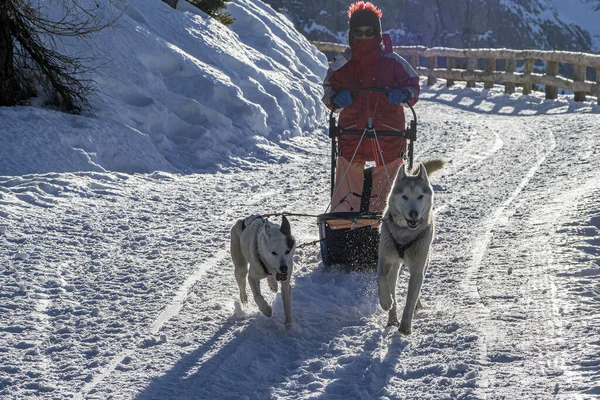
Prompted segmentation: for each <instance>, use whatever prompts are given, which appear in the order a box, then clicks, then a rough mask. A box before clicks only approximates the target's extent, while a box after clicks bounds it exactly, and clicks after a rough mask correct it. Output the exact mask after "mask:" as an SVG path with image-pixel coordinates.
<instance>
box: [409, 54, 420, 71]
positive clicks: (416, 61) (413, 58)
mask: <svg viewBox="0 0 600 400" xmlns="http://www.w3.org/2000/svg"><path fill="white" fill-rule="evenodd" d="M410 66H411V67H413V69H417V67H419V56H414V55H413V56H410Z"/></svg>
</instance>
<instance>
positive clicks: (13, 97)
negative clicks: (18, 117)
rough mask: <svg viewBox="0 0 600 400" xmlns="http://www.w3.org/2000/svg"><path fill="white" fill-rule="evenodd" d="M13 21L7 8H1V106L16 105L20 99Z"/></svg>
mask: <svg viewBox="0 0 600 400" xmlns="http://www.w3.org/2000/svg"><path fill="white" fill-rule="evenodd" d="M10 26H11V22H10V20H9V18H8V15H7V14H6V9H5V8H0V106H14V105H15V104H16V103H17V101H18V100H19V91H20V90H19V89H20V87H19V84H18V81H17V78H16V76H15V69H14V65H13V41H12V36H11V33H10Z"/></svg>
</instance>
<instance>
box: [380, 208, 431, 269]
mask: <svg viewBox="0 0 600 400" xmlns="http://www.w3.org/2000/svg"><path fill="white" fill-rule="evenodd" d="M387 217H388V220H389V222H391V223H393V224H394V225H395V224H396V223H395V222H394V219H393V218H392V216H391V215H390V214H388V215H387ZM384 226H385V225H384ZM387 230H388V232H389V233H390V237H391V238H392V242H393V243H394V247H395V248H396V251H397V252H398V255H399V256H400V258H402V259H404V252H405V251H406V250H408V249H409V248H410V246H412V245H413V244H415V243H416V242H417V240H419V239H420V238H421V234H422V233H423V232H425V231H423V232H421V233H419V234H418V235H417V236H416V237H415V238H414V239H413V240H411V241H410V242H408V243H405V244H400V243H398V241H397V240H396V238H394V235H392V231H390V228H387Z"/></svg>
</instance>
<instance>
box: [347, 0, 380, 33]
mask: <svg viewBox="0 0 600 400" xmlns="http://www.w3.org/2000/svg"><path fill="white" fill-rule="evenodd" d="M382 15H383V12H382V11H381V10H380V9H379V8H377V7H375V5H373V3H371V2H369V1H357V2H356V3H353V4H351V5H350V7H349V8H348V18H349V20H348V25H349V26H350V31H352V30H353V29H356V28H358V27H361V26H370V27H371V28H373V29H375V30H376V31H377V32H379V34H380V35H381V20H380V18H381V16H382Z"/></svg>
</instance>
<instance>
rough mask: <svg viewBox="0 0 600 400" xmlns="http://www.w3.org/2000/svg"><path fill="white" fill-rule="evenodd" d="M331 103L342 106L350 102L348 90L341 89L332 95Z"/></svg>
mask: <svg viewBox="0 0 600 400" xmlns="http://www.w3.org/2000/svg"><path fill="white" fill-rule="evenodd" d="M333 104H335V105H336V106H338V107H339V108H343V107H346V106H349V105H350V104H352V95H351V94H350V91H349V90H342V91H341V92H339V93H338V94H336V95H335V96H333Z"/></svg>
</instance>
